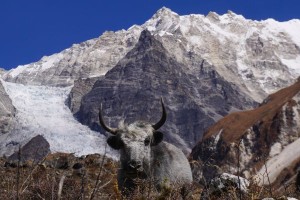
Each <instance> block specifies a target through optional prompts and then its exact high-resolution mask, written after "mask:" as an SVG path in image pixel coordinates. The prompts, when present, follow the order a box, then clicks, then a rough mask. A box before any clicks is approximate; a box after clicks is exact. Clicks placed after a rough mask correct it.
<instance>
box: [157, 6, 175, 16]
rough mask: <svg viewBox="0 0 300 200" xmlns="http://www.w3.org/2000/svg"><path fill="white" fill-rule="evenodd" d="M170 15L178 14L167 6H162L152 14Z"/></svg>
mask: <svg viewBox="0 0 300 200" xmlns="http://www.w3.org/2000/svg"><path fill="white" fill-rule="evenodd" d="M170 15H178V14H177V13H175V12H173V11H172V10H171V9H169V8H167V7H162V8H161V9H159V10H158V11H157V12H156V13H155V14H154V16H170Z"/></svg>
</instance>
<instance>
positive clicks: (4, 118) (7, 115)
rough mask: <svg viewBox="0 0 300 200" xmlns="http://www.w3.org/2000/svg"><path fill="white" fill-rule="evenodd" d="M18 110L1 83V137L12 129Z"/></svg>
mask: <svg viewBox="0 0 300 200" xmlns="http://www.w3.org/2000/svg"><path fill="white" fill-rule="evenodd" d="M15 113H16V109H15V107H14V106H13V104H12V101H11V99H10V98H9V96H8V95H7V93H6V92H5V89H4V87H3V85H2V82H1V81H0V135H1V134H5V133H8V132H9V131H10V130H11V129H12V124H13V119H14V116H15Z"/></svg>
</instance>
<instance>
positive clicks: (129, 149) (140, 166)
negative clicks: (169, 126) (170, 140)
mask: <svg viewBox="0 0 300 200" xmlns="http://www.w3.org/2000/svg"><path fill="white" fill-rule="evenodd" d="M161 106H162V111H163V112H162V116H161V118H160V120H159V121H158V122H157V123H155V124H153V125H151V124H149V123H144V122H140V121H137V122H134V123H132V124H130V125H129V126H125V125H124V123H121V125H120V126H119V128H111V127H109V126H107V125H106V124H105V123H104V120H103V117H102V114H101V110H102V105H101V107H100V109H99V121H100V124H101V126H102V127H103V128H104V129H105V130H106V131H107V132H109V133H111V134H112V135H113V136H110V137H109V138H108V139H107V143H108V144H109V146H111V147H112V148H113V149H117V150H120V153H121V165H122V169H123V170H124V171H126V173H128V174H139V173H146V174H147V172H149V168H150V161H151V146H155V145H157V144H159V143H160V142H161V141H162V140H163V134H162V133H161V132H159V131H157V130H158V129H159V128H160V127H162V126H163V125H164V123H165V122H166V119H167V113H166V109H165V106H164V103H163V100H162V99H161Z"/></svg>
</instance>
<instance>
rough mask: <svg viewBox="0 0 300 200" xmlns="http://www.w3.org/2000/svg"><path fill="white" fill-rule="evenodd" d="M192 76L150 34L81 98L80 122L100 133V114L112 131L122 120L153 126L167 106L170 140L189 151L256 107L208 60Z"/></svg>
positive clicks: (203, 61) (199, 62)
mask: <svg viewBox="0 0 300 200" xmlns="http://www.w3.org/2000/svg"><path fill="white" fill-rule="evenodd" d="M197 65H198V67H197V68H195V69H193V70H191V69H189V67H188V66H185V65H184V64H183V63H180V62H178V61H177V60H176V59H174V57H172V55H171V54H170V53H168V51H167V50H166V49H165V47H164V45H163V44H162V43H161V42H160V41H158V40H157V39H156V38H155V37H154V36H153V35H151V33H150V32H149V31H147V30H145V31H143V32H142V33H141V36H140V38H139V42H138V43H137V45H136V46H135V47H134V48H133V49H132V50H131V51H130V52H129V53H128V54H127V55H126V56H125V57H124V58H123V59H122V60H120V61H119V63H118V64H117V65H116V66H115V67H114V68H113V69H112V70H110V71H109V72H107V74H106V75H105V76H104V77H103V78H102V79H100V80H98V81H97V82H96V83H95V85H94V86H93V88H92V90H91V91H90V92H89V93H88V94H87V95H85V96H84V97H83V99H82V104H81V107H80V110H79V112H78V117H79V120H80V121H81V122H82V123H83V124H86V125H89V126H90V127H91V128H93V129H95V130H99V122H98V111H99V110H98V109H99V106H100V104H101V103H102V104H103V112H104V116H106V121H108V122H109V123H110V125H111V126H117V125H118V123H119V122H120V121H121V120H125V122H132V121H135V120H146V121H152V122H153V123H155V122H156V120H158V119H159V117H160V116H161V107H160V105H159V99H160V98H161V97H162V98H163V99H164V101H165V104H166V106H167V112H168V121H167V123H166V125H165V126H164V128H163V130H164V131H165V132H166V138H167V139H168V140H169V141H171V142H173V143H175V144H177V145H179V146H181V147H183V148H190V147H192V146H193V144H194V143H195V142H196V141H198V140H199V139H200V138H201V136H202V133H203V131H204V128H205V127H208V126H209V125H212V124H213V123H214V122H215V121H216V120H218V119H220V118H221V117H222V116H224V115H226V114H227V113H229V112H231V111H233V110H241V109H246V108H249V107H252V106H253V105H254V103H255V102H254V101H253V100H252V99H251V98H250V97H247V95H246V94H243V93H242V91H240V90H239V89H238V87H236V86H235V85H232V84H230V83H229V82H228V81H226V80H224V79H223V78H222V77H221V76H220V75H219V74H218V73H217V72H216V71H215V70H214V67H213V66H212V65H210V64H209V63H207V62H206V61H205V60H204V59H202V60H199V61H198V62H197Z"/></svg>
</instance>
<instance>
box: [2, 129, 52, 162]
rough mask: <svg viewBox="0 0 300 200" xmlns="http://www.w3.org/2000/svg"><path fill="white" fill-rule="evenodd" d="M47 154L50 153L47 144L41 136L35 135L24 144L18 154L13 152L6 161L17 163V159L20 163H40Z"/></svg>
mask: <svg viewBox="0 0 300 200" xmlns="http://www.w3.org/2000/svg"><path fill="white" fill-rule="evenodd" d="M48 153H50V145H49V143H48V142H47V140H46V139H45V138H44V137H43V136H41V135H37V136H36V137H34V138H32V139H31V140H30V141H29V142H28V143H27V144H25V145H24V146H23V147H22V148H21V149H20V152H15V153H14V154H12V155H11V156H9V157H8V159H7V160H8V162H10V163H17V162H18V160H19V159H20V162H21V163H25V162H27V161H32V162H33V163H38V162H40V161H42V160H43V159H44V158H45V157H46V156H47V154H48Z"/></svg>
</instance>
